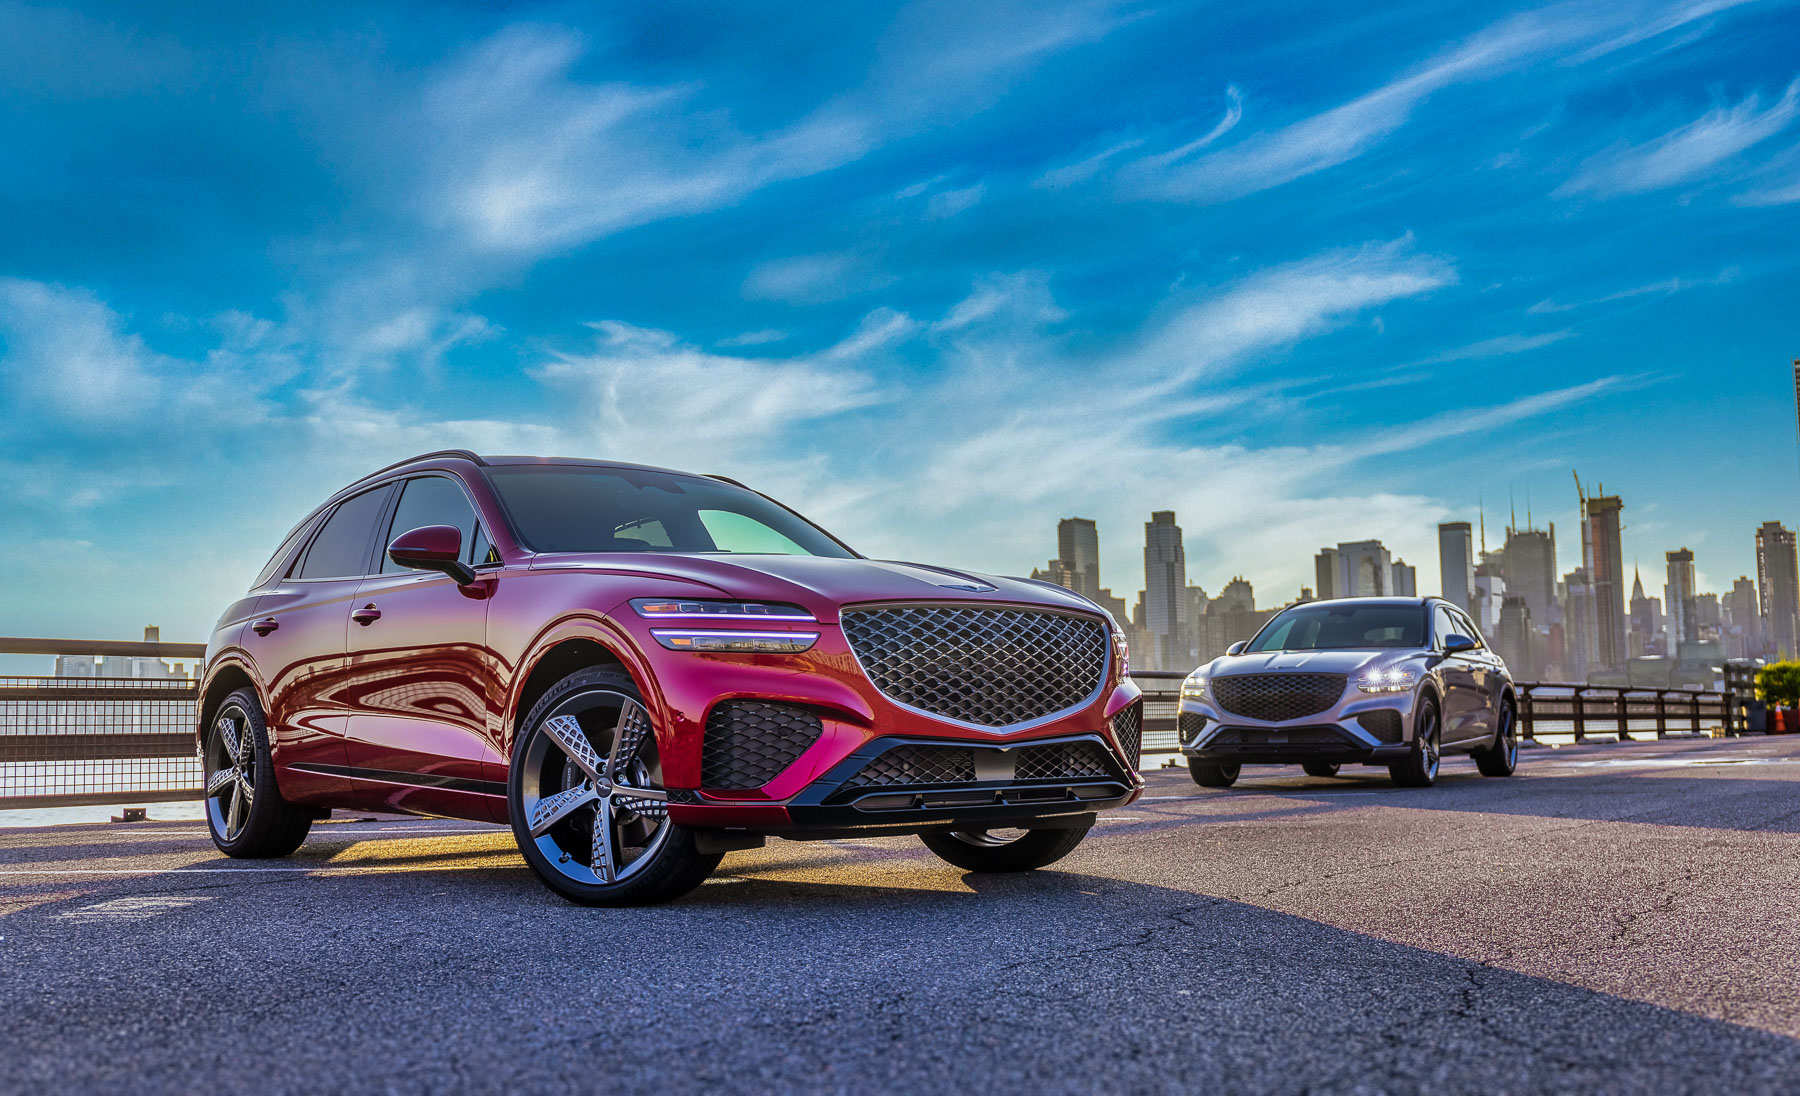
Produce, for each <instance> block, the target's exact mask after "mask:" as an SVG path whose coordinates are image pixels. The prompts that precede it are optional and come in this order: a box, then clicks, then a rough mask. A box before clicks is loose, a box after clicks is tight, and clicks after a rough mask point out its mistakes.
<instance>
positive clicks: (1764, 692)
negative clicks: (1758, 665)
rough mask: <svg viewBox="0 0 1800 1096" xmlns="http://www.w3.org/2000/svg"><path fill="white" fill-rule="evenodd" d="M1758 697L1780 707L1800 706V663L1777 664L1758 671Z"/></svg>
mask: <svg viewBox="0 0 1800 1096" xmlns="http://www.w3.org/2000/svg"><path fill="white" fill-rule="evenodd" d="M1756 695H1757V696H1758V697H1759V698H1761V699H1762V700H1763V701H1764V702H1766V703H1768V704H1772V705H1776V706H1778V707H1783V708H1792V707H1795V706H1796V705H1800V662H1775V663H1771V664H1770V665H1767V666H1764V667H1763V668H1762V669H1760V670H1758V671H1756Z"/></svg>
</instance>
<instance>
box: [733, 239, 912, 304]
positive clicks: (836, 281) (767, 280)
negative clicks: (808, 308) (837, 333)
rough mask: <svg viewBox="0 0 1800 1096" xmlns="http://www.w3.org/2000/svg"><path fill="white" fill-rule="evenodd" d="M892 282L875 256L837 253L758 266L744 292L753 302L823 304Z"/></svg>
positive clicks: (795, 257)
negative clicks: (876, 261) (875, 259)
mask: <svg viewBox="0 0 1800 1096" xmlns="http://www.w3.org/2000/svg"><path fill="white" fill-rule="evenodd" d="M893 280H894V276H893V275H892V274H889V273H887V272H886V271H884V270H882V269H881V268H880V267H879V266H878V265H877V264H876V263H875V261H874V259H873V257H872V256H869V255H865V254H862V253H860V252H854V251H834V252H822V253H820V254H816V255H792V256H789V257H787V258H784V259H770V260H769V261H767V262H764V263H758V264H757V265H756V266H755V267H754V268H752V269H751V271H750V273H749V275H748V276H747V277H745V279H744V285H743V290H742V291H743V295H744V298H745V299H746V300H752V301H781V302H783V303H786V304H823V303H825V302H827V301H841V300H843V299H844V298H846V297H850V296H854V295H856V294H858V293H864V292H867V291H869V290H871V289H879V288H881V287H882V286H885V285H889V284H891V283H892V282H893Z"/></svg>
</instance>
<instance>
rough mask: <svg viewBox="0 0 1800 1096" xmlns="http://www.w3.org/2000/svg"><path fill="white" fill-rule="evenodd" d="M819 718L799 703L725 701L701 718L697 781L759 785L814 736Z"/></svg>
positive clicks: (719, 785)
mask: <svg viewBox="0 0 1800 1096" xmlns="http://www.w3.org/2000/svg"><path fill="white" fill-rule="evenodd" d="M824 730H825V728H824V727H823V726H822V725H821V724H820V723H819V717H818V716H816V715H814V714H812V713H811V712H809V711H805V710H803V709H801V708H789V707H785V706H783V705H780V704H759V703H757V702H755V701H749V700H730V701H726V702H725V703H724V704H721V705H719V706H718V707H716V708H714V709H713V710H712V714H711V715H709V716H707V717H706V736H705V738H704V739H703V740H702V742H701V745H700V786H701V787H703V788H734V789H738V790H743V789H747V788H760V787H762V786H763V785H764V784H767V783H768V782H769V781H771V780H773V779H775V778H776V777H777V776H779V775H780V774H781V771H782V770H783V769H785V768H787V767H788V766H789V765H792V764H793V763H794V762H795V761H796V760H798V759H799V757H800V755H801V754H803V753H805V752H806V749H807V747H809V746H811V745H812V744H813V743H814V742H817V741H818V740H819V735H821V734H823V733H824Z"/></svg>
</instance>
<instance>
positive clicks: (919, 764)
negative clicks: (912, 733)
mask: <svg viewBox="0 0 1800 1096" xmlns="http://www.w3.org/2000/svg"><path fill="white" fill-rule="evenodd" d="M974 779H975V751H974V750H972V749H970V748H968V747H967V746H895V747H894V748H893V749H891V750H889V751H887V752H886V753H884V754H882V755H881V756H880V757H877V758H876V759H875V760H873V761H871V762H869V763H868V764H867V765H864V766H863V767H862V771H860V772H858V773H857V774H856V775H855V776H853V777H851V778H850V779H849V780H848V781H847V782H846V783H845V785H844V786H845V787H847V788H859V787H890V786H892V785H896V784H966V783H968V782H970V781H972V780H974Z"/></svg>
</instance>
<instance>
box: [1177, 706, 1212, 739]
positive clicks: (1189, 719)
mask: <svg viewBox="0 0 1800 1096" xmlns="http://www.w3.org/2000/svg"><path fill="white" fill-rule="evenodd" d="M1204 730H1206V717H1205V716H1203V715H1201V714H1200V713H1199V712H1182V713H1181V716H1180V718H1178V719H1176V721H1175V733H1176V734H1177V735H1179V736H1180V737H1181V740H1182V741H1183V742H1192V741H1194V739H1196V738H1199V737H1200V733H1201V732H1202V731H1204Z"/></svg>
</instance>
